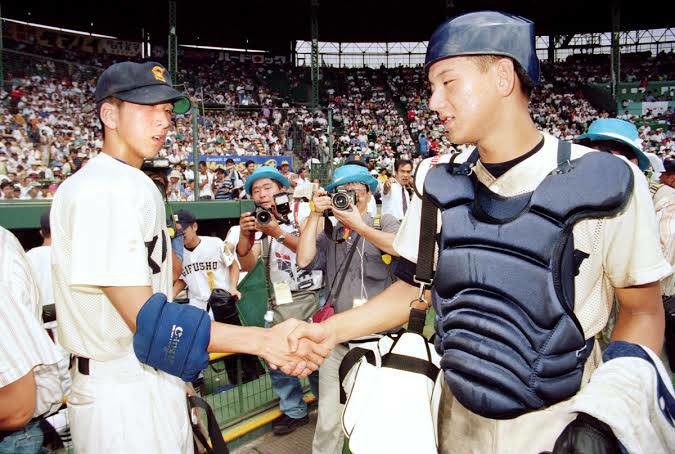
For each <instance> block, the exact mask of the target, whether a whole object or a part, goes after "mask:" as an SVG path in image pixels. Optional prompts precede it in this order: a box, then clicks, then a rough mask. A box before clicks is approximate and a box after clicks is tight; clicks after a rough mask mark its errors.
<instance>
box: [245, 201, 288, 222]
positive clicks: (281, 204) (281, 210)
mask: <svg viewBox="0 0 675 454" xmlns="http://www.w3.org/2000/svg"><path fill="white" fill-rule="evenodd" d="M274 207H275V208H276V211H277V214H279V216H280V217H281V218H280V220H281V221H282V222H288V220H287V219H286V215H287V214H288V213H290V212H291V202H290V199H289V198H288V194H285V193H279V194H276V195H275V196H274ZM253 215H254V216H255V221H256V222H257V223H258V224H260V225H265V224H269V223H270V221H271V220H272V219H273V218H274V217H275V216H274V213H273V212H272V211H271V210H268V209H265V208H263V207H261V206H256V207H255V211H254V213H253Z"/></svg>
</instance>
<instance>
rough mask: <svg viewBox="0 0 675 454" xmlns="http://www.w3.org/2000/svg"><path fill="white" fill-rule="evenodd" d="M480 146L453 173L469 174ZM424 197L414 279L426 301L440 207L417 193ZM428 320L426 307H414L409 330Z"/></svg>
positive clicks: (420, 328)
mask: <svg viewBox="0 0 675 454" xmlns="http://www.w3.org/2000/svg"><path fill="white" fill-rule="evenodd" d="M458 156H459V153H457V154H454V155H453V156H452V157H451V158H450V162H449V164H450V165H452V164H453V163H454V162H455V159H456V158H457V157H458ZM478 158H479V154H478V148H476V149H474V150H473V153H471V155H470V156H469V158H468V159H467V160H466V162H464V163H462V164H461V165H460V166H457V167H456V169H455V171H453V173H455V174H463V175H468V174H470V173H471V172H472V168H473V166H474V165H475V164H476V162H478ZM417 195H418V196H419V197H420V199H422V215H421V218H422V219H421V221H420V237H419V242H418V246H417V264H416V267H415V275H414V276H413V281H414V282H415V283H417V284H419V286H420V292H419V296H418V300H419V301H424V299H423V298H424V291H425V290H429V289H430V288H431V286H432V285H433V283H434V255H435V252H436V229H437V220H438V219H437V216H438V214H437V213H438V209H437V208H436V206H435V205H434V204H433V202H431V200H430V199H429V197H427V196H426V194H424V193H422V194H419V193H418V194H417ZM425 321H426V309H425V310H420V309H416V308H414V307H412V308H411V309H410V320H409V321H408V331H411V332H414V333H418V334H422V330H423V329H424V324H425Z"/></svg>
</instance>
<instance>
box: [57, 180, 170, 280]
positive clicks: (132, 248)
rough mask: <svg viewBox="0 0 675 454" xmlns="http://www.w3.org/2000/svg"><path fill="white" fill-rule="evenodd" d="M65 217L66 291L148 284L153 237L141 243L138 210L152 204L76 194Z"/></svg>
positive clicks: (116, 195) (115, 194) (113, 195)
mask: <svg viewBox="0 0 675 454" xmlns="http://www.w3.org/2000/svg"><path fill="white" fill-rule="evenodd" d="M78 197H79V198H80V200H78V202H77V203H73V205H72V207H73V209H72V212H71V215H70V223H71V229H72V236H71V238H73V245H72V257H71V263H72V265H71V267H72V269H71V270H70V271H71V273H70V275H71V282H70V285H71V286H78V287H87V286H94V287H108V286H110V287H134V286H146V285H151V280H150V277H151V270H150V267H149V265H148V262H149V258H148V257H149V251H148V248H149V247H151V246H154V245H156V244H157V242H158V241H159V242H161V239H159V238H153V239H150V240H149V242H148V244H146V242H145V241H144V239H143V215H142V212H143V209H144V208H143V206H144V205H145V206H146V208H147V209H152V205H153V204H152V203H147V204H143V201H139V200H133V199H132V198H127V197H123V194H120V193H118V192H116V191H112V190H111V191H106V192H104V193H103V192H101V191H91V192H87V193H79V194H78Z"/></svg>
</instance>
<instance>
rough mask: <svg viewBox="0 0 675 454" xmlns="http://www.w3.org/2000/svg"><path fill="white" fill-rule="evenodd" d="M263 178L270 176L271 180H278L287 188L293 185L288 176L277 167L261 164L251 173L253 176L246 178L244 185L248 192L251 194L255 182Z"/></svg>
mask: <svg viewBox="0 0 675 454" xmlns="http://www.w3.org/2000/svg"><path fill="white" fill-rule="evenodd" d="M263 178H269V179H271V180H274V181H278V182H279V183H280V184H281V185H282V186H283V187H285V188H286V189H288V188H290V187H291V183H289V181H288V178H286V177H285V176H283V175H282V174H281V172H279V171H278V170H277V169H276V168H275V167H272V166H260V167H258V168H257V169H255V170H254V171H253V173H252V174H251V176H249V177H248V178H247V179H246V184H245V185H244V189H246V193H247V194H251V188H252V187H253V183H255V182H256V181H258V180H261V179H263Z"/></svg>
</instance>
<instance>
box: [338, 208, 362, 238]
mask: <svg viewBox="0 0 675 454" xmlns="http://www.w3.org/2000/svg"><path fill="white" fill-rule="evenodd" d="M333 216H335V218H336V219H337V220H338V221H340V222H341V223H342V225H344V226H347V227H349V228H350V229H352V230H354V231H356V232H359V231H360V229H361V228H362V227H364V226H365V225H366V223H365V222H363V217H362V216H361V213H359V209H358V208H357V207H356V206H355V205H354V204H353V203H351V202H350V203H349V210H336V209H335V208H333Z"/></svg>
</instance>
